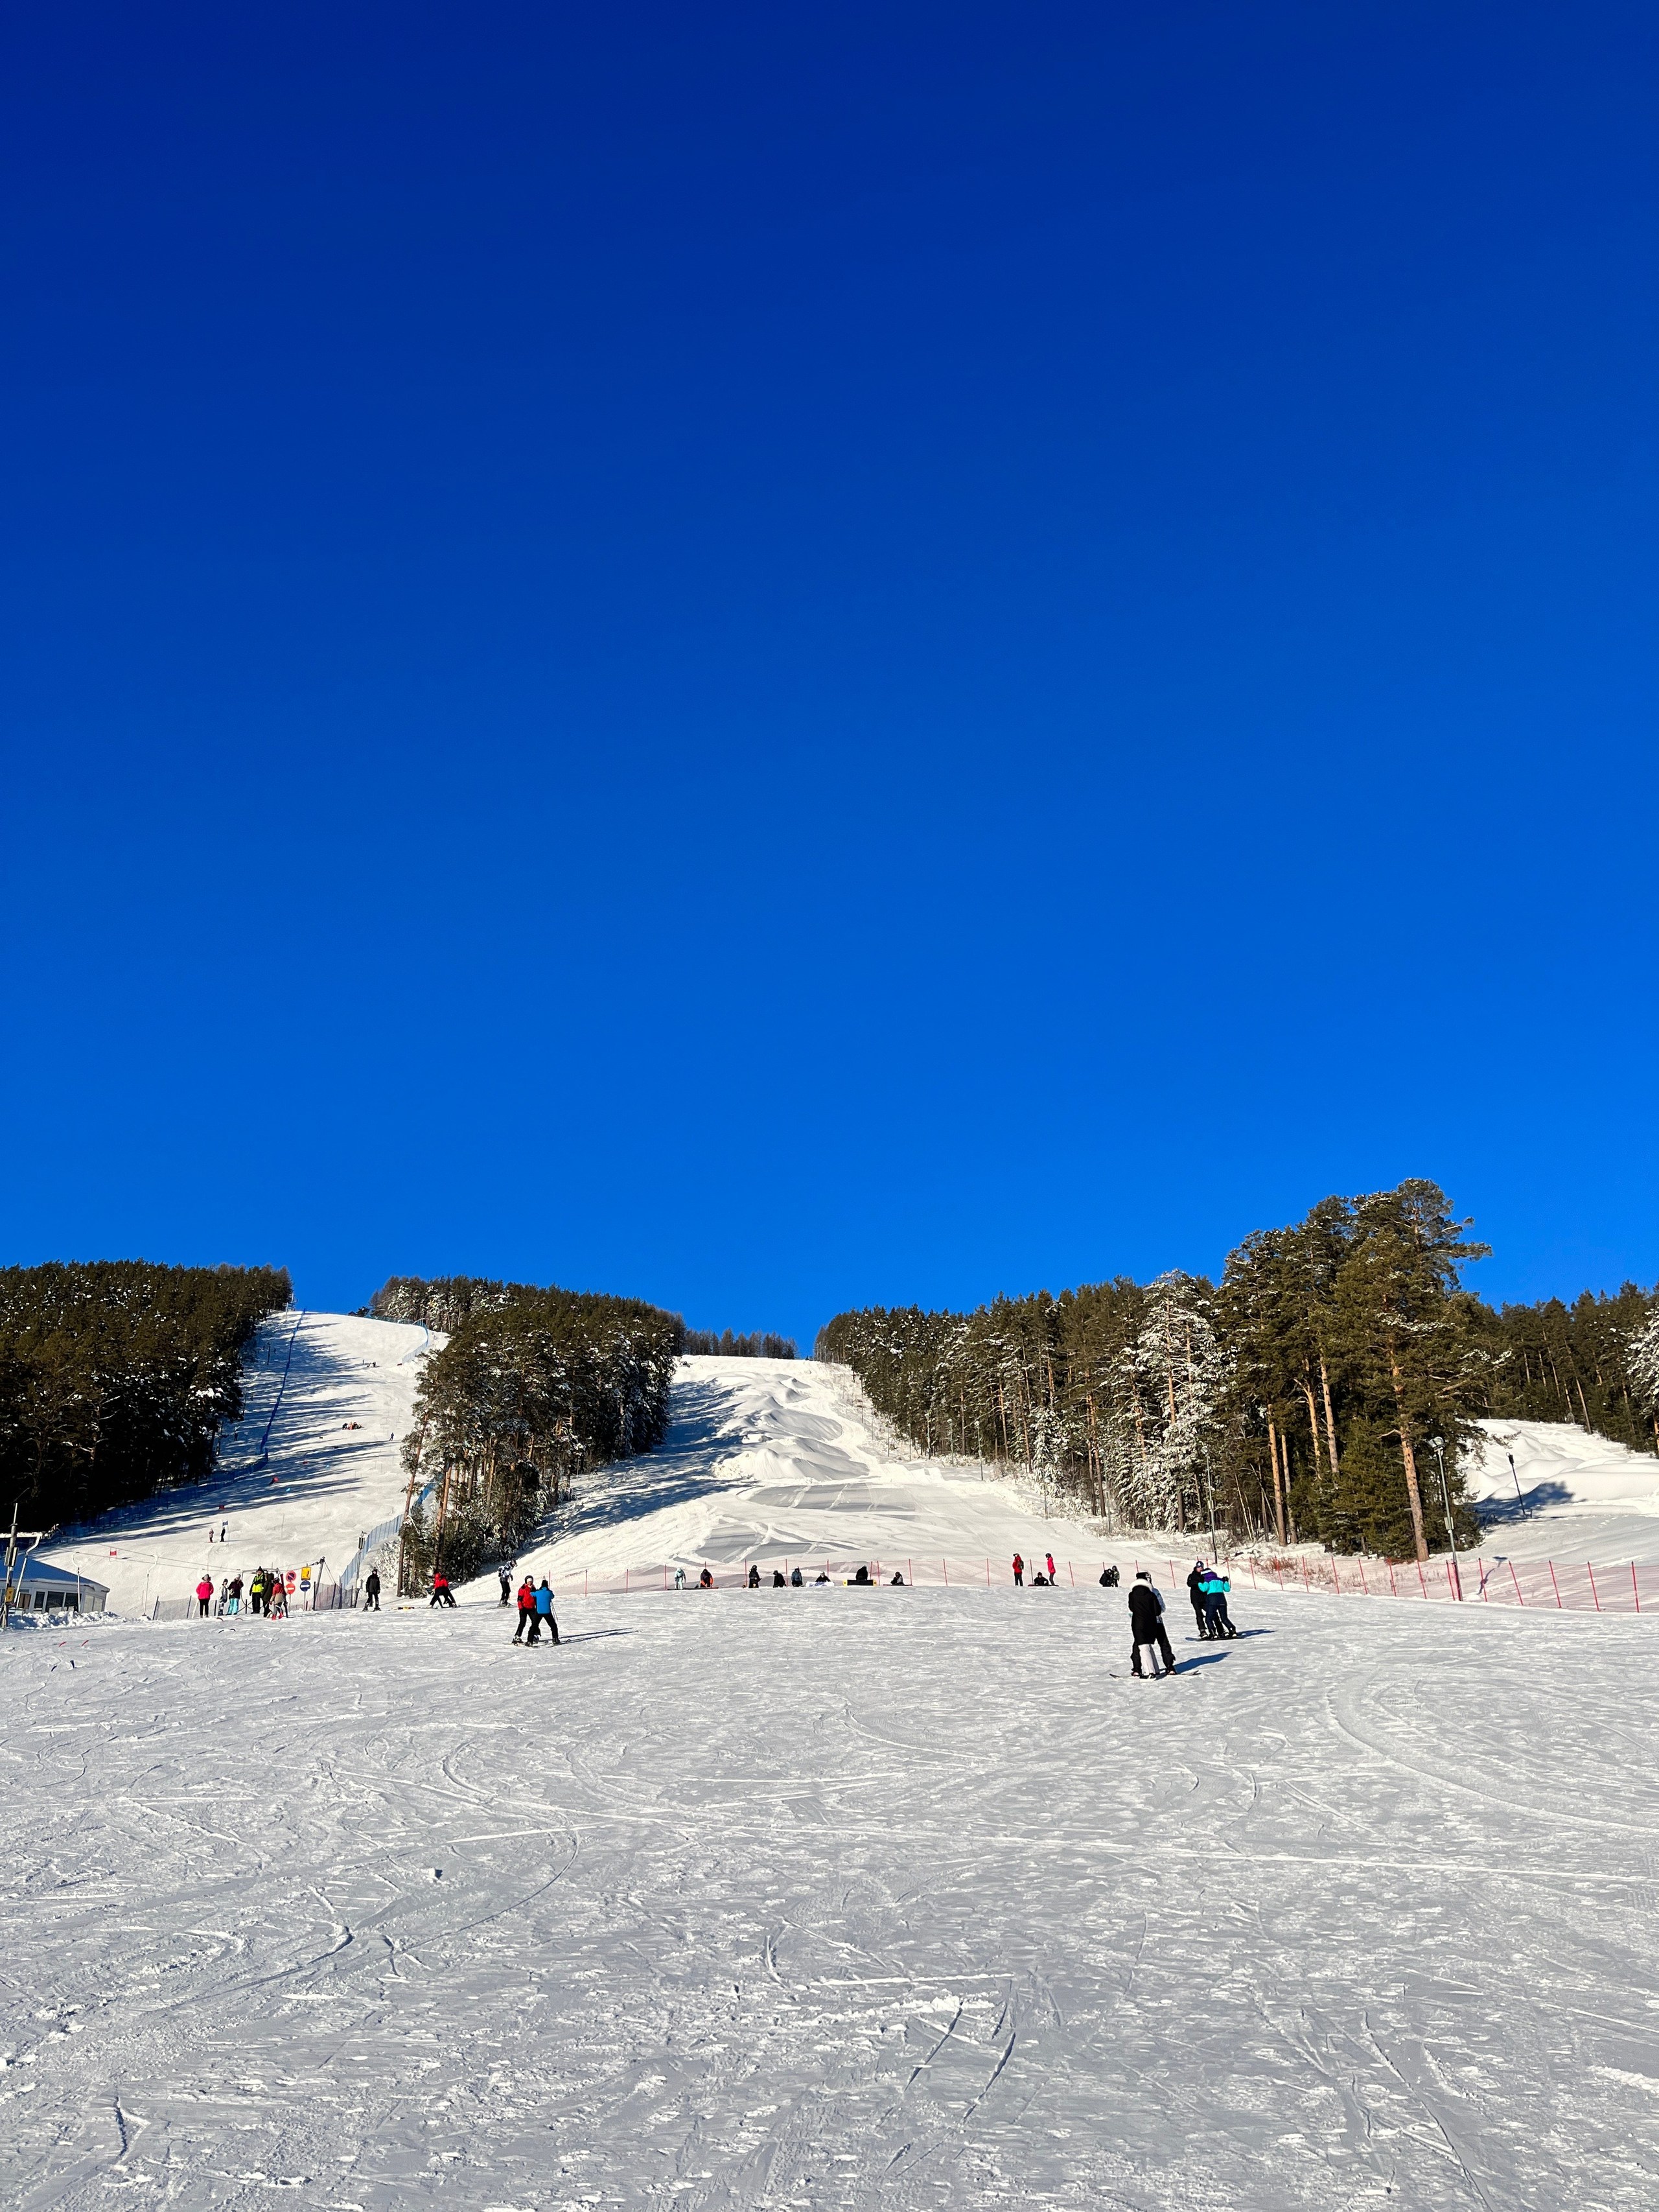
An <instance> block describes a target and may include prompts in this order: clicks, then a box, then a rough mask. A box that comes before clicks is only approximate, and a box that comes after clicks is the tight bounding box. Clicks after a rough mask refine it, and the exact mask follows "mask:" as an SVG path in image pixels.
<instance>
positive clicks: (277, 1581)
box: [265, 1574, 288, 1620]
mask: <svg viewBox="0 0 1659 2212" xmlns="http://www.w3.org/2000/svg"><path fill="white" fill-rule="evenodd" d="M265 1619H266V1620H287V1619H288V1585H287V1583H285V1582H284V1581H283V1578H282V1577H281V1575H279V1574H273V1575H272V1577H271V1578H270V1584H269V1586H268V1588H267V1589H266V1591H265Z"/></svg>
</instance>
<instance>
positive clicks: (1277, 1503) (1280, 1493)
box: [1267, 1414, 1285, 1544]
mask: <svg viewBox="0 0 1659 2212" xmlns="http://www.w3.org/2000/svg"><path fill="white" fill-rule="evenodd" d="M1267 1455H1268V1457H1269V1458H1270V1459H1271V1460H1272V1461H1273V1523H1274V1526H1275V1527H1276V1528H1278V1530H1279V1542H1280V1543H1281V1544H1283V1542H1284V1541H1285V1492H1284V1490H1283V1488H1282V1486H1280V1483H1279V1431H1277V1429H1275V1428H1274V1426H1273V1417H1272V1416H1271V1414H1270V1415H1269V1416H1268V1419H1267Z"/></svg>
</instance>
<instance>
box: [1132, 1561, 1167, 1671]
mask: <svg viewBox="0 0 1659 2212" xmlns="http://www.w3.org/2000/svg"><path fill="white" fill-rule="evenodd" d="M1129 1632H1130V1634H1131V1635H1132V1636H1133V1638H1134V1642H1133V1644H1132V1646H1131V1647H1130V1651H1129V1666H1130V1668H1131V1670H1132V1672H1133V1673H1134V1674H1139V1673H1140V1671H1141V1667H1140V1647H1141V1645H1142V1644H1155V1645H1156V1646H1157V1647H1158V1652H1159V1653H1160V1654H1161V1655H1162V1657H1163V1660H1164V1673H1165V1674H1174V1672H1175V1663H1176V1662H1175V1653H1174V1652H1173V1651H1171V1650H1170V1638H1169V1637H1168V1635H1167V1633H1166V1632H1165V1631H1164V1601H1163V1599H1162V1598H1161V1597H1160V1596H1159V1595H1158V1592H1157V1590H1155V1589H1153V1587H1152V1577H1151V1576H1150V1575H1149V1574H1148V1573H1147V1571H1146V1569H1145V1567H1143V1568H1142V1569H1141V1571H1140V1572H1139V1574H1138V1575H1137V1576H1136V1577H1135V1578H1134V1580H1133V1582H1132V1583H1130V1585H1129ZM1152 1671H1153V1674H1154V1675H1156V1674H1157V1671H1158V1661H1157V1659H1156V1658H1154V1660H1153V1662H1152Z"/></svg>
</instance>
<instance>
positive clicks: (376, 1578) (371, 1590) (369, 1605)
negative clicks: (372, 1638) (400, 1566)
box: [363, 1567, 380, 1613]
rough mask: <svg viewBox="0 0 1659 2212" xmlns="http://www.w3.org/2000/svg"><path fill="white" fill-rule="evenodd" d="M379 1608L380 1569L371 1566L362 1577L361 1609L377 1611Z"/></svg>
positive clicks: (367, 1611)
mask: <svg viewBox="0 0 1659 2212" xmlns="http://www.w3.org/2000/svg"><path fill="white" fill-rule="evenodd" d="M363 1611H364V1612H365V1613H378V1612H379V1611H380V1569H379V1568H378V1567H371V1568H370V1569H369V1571H368V1574H367V1575H366V1576H365V1577H364V1578H363Z"/></svg>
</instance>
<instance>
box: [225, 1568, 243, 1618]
mask: <svg viewBox="0 0 1659 2212" xmlns="http://www.w3.org/2000/svg"><path fill="white" fill-rule="evenodd" d="M241 1609H242V1577H240V1575H233V1576H232V1577H231V1578H230V1580H229V1581H228V1583H226V1584H225V1611H226V1612H227V1613H240V1611H241Z"/></svg>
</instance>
